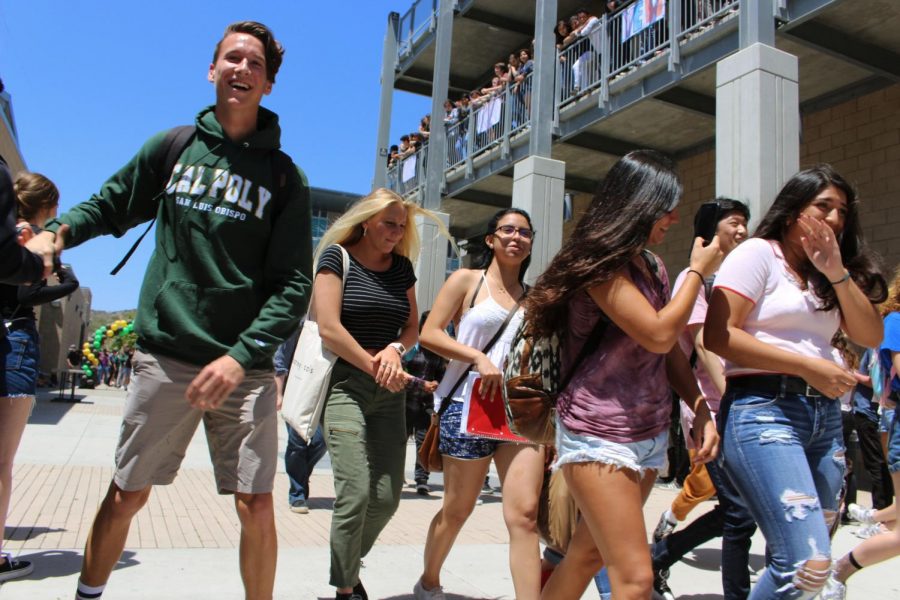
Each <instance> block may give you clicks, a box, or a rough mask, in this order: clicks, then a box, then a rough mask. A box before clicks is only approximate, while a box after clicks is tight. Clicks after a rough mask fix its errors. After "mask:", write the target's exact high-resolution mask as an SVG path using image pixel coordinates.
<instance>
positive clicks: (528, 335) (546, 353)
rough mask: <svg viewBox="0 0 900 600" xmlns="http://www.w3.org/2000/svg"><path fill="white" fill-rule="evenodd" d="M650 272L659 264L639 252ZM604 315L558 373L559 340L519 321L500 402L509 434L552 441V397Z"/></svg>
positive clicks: (603, 324)
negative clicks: (533, 330)
mask: <svg viewBox="0 0 900 600" xmlns="http://www.w3.org/2000/svg"><path fill="white" fill-rule="evenodd" d="M642 256H643V258H644V260H645V261H646V263H647V266H648V268H649V269H650V272H651V273H652V274H653V276H654V277H656V275H657V273H658V272H659V265H658V263H657V262H656V259H655V258H654V257H653V255H652V254H650V253H649V252H646V251H645V252H644V253H642ZM609 323H610V320H609V317H607V316H606V315H605V314H602V313H601V315H600V319H599V320H598V321H597V324H596V325H595V326H594V328H593V330H591V333H590V334H588V337H587V339H586V340H585V342H584V345H583V346H582V347H581V350H580V351H579V352H578V356H577V357H576V358H575V360H574V362H573V363H572V366H571V367H570V368H569V371H568V372H567V373H566V374H565V376H562V377H561V374H562V359H561V353H560V350H561V340H560V337H559V335H557V334H556V333H553V334H551V335H550V336H549V337H545V336H538V335H534V334H533V333H532V332H531V331H530V330H529V327H528V321H527V320H523V321H522V324H521V325H519V328H518V330H517V331H516V335H515V336H514V337H513V342H512V345H511V346H510V350H509V355H508V356H507V359H506V367H505V368H504V371H503V379H504V381H505V382H506V385H505V386H503V405H504V408H505V409H506V420H507V422H508V423H509V428H510V430H512V432H513V433H515V434H517V435H520V436H522V437H524V438H527V439H529V440H531V441H532V442H535V443H537V444H555V443H556V399H557V397H558V396H559V394H560V393H561V392H562V391H563V390H564V389H566V386H567V385H569V382H570V381H571V379H572V376H573V375H574V374H575V372H576V371H577V370H578V366H579V365H580V364H581V362H582V361H583V360H584V359H585V358H587V357H588V356H589V355H590V354H592V353H593V352H594V351H595V350H596V349H597V348H598V347H599V346H600V342H601V341H602V339H603V335H604V334H605V333H606V328H607V327H608V326H609Z"/></svg>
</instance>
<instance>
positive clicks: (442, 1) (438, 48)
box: [422, 0, 455, 210]
mask: <svg viewBox="0 0 900 600" xmlns="http://www.w3.org/2000/svg"><path fill="white" fill-rule="evenodd" d="M454 4H455V2H453V0H439V6H438V15H437V32H436V33H435V40H434V75H433V79H432V81H431V129H430V130H429V132H430V135H429V136H428V160H427V163H426V165H425V190H424V193H423V194H422V206H424V207H425V208H427V209H429V210H438V209H440V207H441V192H442V191H443V187H444V167H445V166H446V164H447V133H446V131H445V130H444V100H446V99H447V94H448V93H449V92H448V90H449V87H450V47H451V46H452V45H453V7H454Z"/></svg>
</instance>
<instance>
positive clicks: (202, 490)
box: [0, 389, 900, 600]
mask: <svg viewBox="0 0 900 600" xmlns="http://www.w3.org/2000/svg"><path fill="white" fill-rule="evenodd" d="M78 392H79V395H80V396H82V397H83V398H82V399H83V401H82V402H81V403H78V404H68V403H57V402H51V401H50V398H53V397H55V395H56V394H55V391H52V390H47V391H44V392H43V393H42V394H41V395H40V397H39V400H38V403H37V405H36V407H35V411H34V413H33V415H32V417H31V419H30V421H29V424H28V427H27V428H26V431H25V435H24V439H23V441H22V444H21V446H20V449H19V453H18V455H17V457H16V468H15V488H14V493H13V500H12V506H11V510H10V515H9V519H8V521H7V528H6V536H5V539H6V540H7V542H6V544H5V547H6V550H8V551H10V552H12V553H13V554H15V555H18V556H19V557H21V558H24V559H27V560H31V561H33V562H34V563H35V570H34V573H33V574H32V575H31V576H29V577H28V578H24V579H21V580H16V581H12V582H8V583H6V584H4V585H3V586H2V587H0V600H6V599H10V600H12V599H23V600H24V599H28V600H34V599H41V600H43V599H57V598H62V599H66V600H68V599H71V598H72V597H73V596H74V590H75V586H76V581H77V575H78V572H79V570H80V567H81V555H82V551H83V548H84V544H85V541H86V538H87V533H88V529H89V527H90V525H91V522H92V520H93V516H94V512H95V511H96V507H97V505H98V503H99V501H100V499H101V498H102V496H103V494H104V493H105V491H106V488H107V486H108V484H109V481H110V478H111V475H112V464H113V452H114V449H115V442H116V438H117V436H118V431H119V425H120V422H121V421H120V415H121V407H122V404H123V400H124V393H123V392H120V391H118V390H106V389H102V390H89V391H88V390H79V391H78ZM280 431H281V434H280V435H281V436H282V439H281V440H280V448H281V449H282V450H283V448H284V443H285V440H284V430H283V428H281V429H280ZM413 461H414V452H413V448H412V446H410V448H409V451H408V453H407V477H408V479H409V481H412V468H413ZM491 477H492V483H493V484H494V485H498V483H499V482H498V480H497V478H496V473H495V472H494V471H493V469H492V475H491ZM432 483H433V484H434V487H435V492H434V493H433V494H432V496H431V497H428V498H423V497H421V496H417V495H416V494H415V493H414V490H413V489H412V488H407V489H405V490H404V494H403V499H402V501H401V503H400V509H399V510H398V512H397V514H396V515H395V517H394V519H393V520H392V521H391V523H390V524H389V525H388V527H387V528H386V529H385V531H384V532H383V533H382V535H381V537H380V538H379V541H378V543H377V544H376V546H375V549H374V550H373V551H372V553H371V554H370V555H369V556H368V557H366V559H365V561H364V563H365V566H364V569H363V571H362V574H361V577H362V580H363V581H364V582H365V585H366V588H367V590H368V592H369V595H370V597H372V598H373V599H374V598H390V599H397V600H399V599H409V598H412V594H411V591H412V586H413V584H414V583H415V581H416V579H417V578H418V576H419V574H420V572H421V564H422V552H423V548H424V543H425V533H426V531H427V528H428V524H429V522H430V520H431V518H432V517H433V515H434V513H435V512H436V511H437V510H438V508H439V507H440V498H441V484H442V482H441V478H440V475H439V474H437V475H433V476H432ZM287 485H288V484H287V477H286V476H285V474H284V471H283V465H279V473H278V476H277V478H276V482H275V498H276V526H277V528H278V542H279V556H278V569H277V575H276V598H279V599H281V598H284V599H287V598H333V597H334V591H333V588H331V587H330V586H329V585H328V563H329V551H328V534H329V526H330V518H331V506H332V503H333V499H334V492H333V482H332V479H331V471H330V464H329V463H328V457H327V456H326V457H325V459H323V460H322V462H320V463H319V465H318V467H317V468H316V471H315V473H314V475H313V477H312V481H311V488H312V494H311V495H312V498H311V501H310V506H311V508H312V510H311V512H310V513H309V514H308V515H297V514H294V513H291V512H290V511H289V508H288V506H287V501H286V498H287ZM675 494H676V491H674V490H667V489H656V490H654V492H653V494H652V495H651V497H650V500H649V502H648V503H647V506H646V507H645V519H646V522H647V527H648V529H652V528H653V526H655V524H656V520H657V519H658V517H659V515H660V513H661V512H662V511H663V510H664V509H665V508H666V507H667V506H668V505H669V504H670V503H671V501H672V499H673V498H674V496H675ZM864 500H865V498H861V501H864ZM711 506H712V505H711V504H710V503H707V504H705V505H704V506H701V507H698V508H697V509H696V510H695V511H694V512H693V513H692V515H691V516H692V517H696V516H698V515H700V514H702V513H703V512H704V511H705V510H708V508H711ZM855 529H856V528H855V527H844V528H842V529H841V530H840V531H839V532H838V534H837V537H836V539H835V549H836V552H841V553H843V552H845V551H846V550H848V549H850V548H852V547H853V546H854V545H855V544H856V543H858V541H859V540H858V539H857V538H856V537H853V536H852V535H851V532H852V531H854V530H855ZM238 533H239V525H238V520H237V517H236V515H235V513H234V510H233V504H232V500H231V498H230V497H227V496H219V495H218V494H216V493H215V486H214V484H213V478H212V469H211V466H210V462H209V455H208V453H207V450H206V440H205V436H204V434H203V433H202V429H201V430H199V431H198V433H197V434H196V436H195V437H194V439H193V440H192V443H191V446H190V448H189V449H188V452H187V455H186V457H185V460H184V463H183V468H182V471H181V473H180V474H179V476H178V478H177V479H176V481H175V483H174V484H173V485H171V486H165V487H159V488H156V489H155V490H154V493H153V495H152V496H151V500H150V502H149V504H148V506H147V507H146V508H145V509H144V510H143V511H141V513H140V514H139V515H138V517H137V518H136V519H135V521H134V523H133V525H132V529H131V532H130V535H129V538H128V542H127V545H126V551H125V554H124V555H123V557H122V560H121V561H120V563H119V565H118V567H117V569H116V571H115V572H114V573H113V576H112V578H111V580H110V584H109V586H108V587H107V592H106V593H105V594H104V598H129V599H131V598H134V599H160V598H185V599H187V598H191V599H206V598H217V599H220V598H221V599H230V598H234V599H238V598H242V597H243V593H242V588H241V583H240V576H239V573H238V570H237V541H238ZM506 542H507V533H506V529H505V527H504V525H503V517H502V510H501V503H500V498H499V496H493V497H485V498H484V504H483V505H480V506H477V507H476V508H475V511H474V513H473V515H472V517H471V518H470V520H469V522H468V523H467V524H466V526H465V528H464V529H463V531H462V532H461V533H460V536H459V538H458V539H457V542H456V545H455V546H454V549H453V551H452V552H451V554H450V557H449V559H448V561H447V564H446V566H445V569H444V572H443V575H442V583H443V585H444V589H445V590H446V591H447V592H448V594H447V597H448V598H451V599H462V598H466V599H469V598H511V597H512V589H513V588H512V582H511V579H510V576H509V568H508V551H507V545H506ZM718 547H719V546H718V541H713V542H711V543H709V544H707V545H705V546H703V547H701V548H699V549H697V550H696V551H695V552H694V553H693V554H692V555H689V556H688V558H687V559H686V560H685V561H684V562H681V563H678V564H677V565H676V566H675V567H674V568H673V569H672V575H671V578H670V585H671V587H672V589H673V590H674V591H675V593H676V595H677V596H678V597H680V598H691V599H704V600H705V599H707V598H717V597H720V596H721V584H720V575H719V572H718ZM752 552H753V555H752V559H753V563H752V565H751V566H752V567H753V568H755V569H759V568H761V566H762V562H763V552H764V546H763V542H762V539H761V537H760V536H759V535H757V538H755V539H754V545H753V550H752ZM898 564H900V563H898V561H897V560H895V561H893V562H888V563H885V564H882V565H879V566H876V567H870V568H867V569H866V570H865V571H863V572H862V573H860V574H858V575H857V576H855V577H854V578H853V580H852V587H851V588H850V594H849V598H851V599H854V598H859V599H862V598H865V599H866V600H887V599H889V598H897V597H900V575H898V569H897V566H898ZM584 597H585V598H597V597H598V595H597V593H596V591H595V590H594V589H589V590H588V592H587V593H586V594H585V596H584Z"/></svg>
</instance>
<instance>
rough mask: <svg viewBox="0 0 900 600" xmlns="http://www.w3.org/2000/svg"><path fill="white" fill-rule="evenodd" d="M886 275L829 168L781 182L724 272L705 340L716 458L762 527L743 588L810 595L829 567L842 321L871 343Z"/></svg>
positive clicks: (877, 335)
mask: <svg viewBox="0 0 900 600" xmlns="http://www.w3.org/2000/svg"><path fill="white" fill-rule="evenodd" d="M886 297H887V284H886V283H885V280H884V277H883V276H882V275H881V273H880V272H879V271H878V269H877V268H876V267H875V265H874V263H873V260H872V257H871V255H870V253H869V251H868V250H867V249H866V247H865V244H864V242H863V238H862V230H861V227H860V221H859V202H858V201H857V198H856V193H855V191H854V190H853V188H852V187H851V186H850V184H849V183H847V181H846V180H845V179H844V178H842V177H841V176H840V175H839V174H838V173H837V172H835V171H834V169H832V168H831V167H830V166H829V165H819V166H816V167H813V168H810V169H805V170H803V171H800V172H799V173H797V174H796V175H794V176H793V177H792V178H791V179H790V180H789V181H788V182H787V183H786V184H785V185H784V187H783V188H782V189H781V191H780V192H779V193H778V196H777V197H776V198H775V202H774V203H773V204H772V207H771V208H770V209H769V211H768V212H767V213H766V215H765V216H764V217H763V219H762V222H761V223H760V224H759V226H758V227H757V228H756V233H755V235H754V237H753V238H752V239H750V240H747V241H746V242H744V243H743V244H741V245H740V246H738V247H737V249H735V250H734V252H732V253H731V254H729V255H728V258H727V259H725V262H724V263H723V264H722V268H721V269H720V270H719V273H718V275H717V276H716V281H715V284H714V287H713V293H712V297H711V299H710V303H709V311H708V313H707V316H706V323H705V325H704V328H703V331H704V344H705V346H706V347H707V348H708V349H709V350H711V351H712V352H714V353H716V354H718V355H719V356H721V357H722V358H724V359H725V377H726V386H725V394H724V395H723V396H722V402H721V405H720V412H719V416H718V418H719V422H720V424H721V432H722V464H723V466H724V470H725V472H726V473H727V475H728V477H729V478H730V479H731V481H732V483H734V485H735V487H736V488H737V490H738V491H739V492H740V494H741V496H742V497H743V499H744V501H745V502H746V505H747V508H748V509H749V510H750V514H751V515H753V518H754V520H756V522H757V523H758V525H759V528H760V530H762V533H763V536H764V537H765V539H766V546H767V548H768V550H769V560H768V561H767V567H766V570H765V571H764V572H763V574H762V575H761V576H760V578H759V581H758V582H757V583H756V586H755V587H754V588H753V589H752V590H751V592H750V598H752V599H754V600H762V599H763V598H765V599H766V600H768V599H774V598H791V599H795V598H813V597H815V596H816V595H818V594H819V592H820V591H821V590H822V589H823V587H824V585H825V583H826V580H827V579H828V575H829V573H830V571H831V540H830V535H829V534H830V532H831V531H833V528H834V527H836V526H837V519H838V514H839V513H838V509H839V507H840V503H841V496H842V491H841V486H842V483H843V478H844V469H845V467H846V459H845V457H844V453H845V448H844V442H843V436H842V431H841V428H842V425H841V408H840V401H839V398H840V397H841V396H842V395H843V394H845V393H846V392H847V391H848V390H849V389H851V388H852V387H853V386H854V385H855V384H856V378H855V377H854V376H853V374H852V373H851V372H850V371H849V370H848V369H846V368H845V367H844V366H843V365H839V364H837V363H836V362H835V358H834V355H833V353H832V346H831V340H832V338H833V337H834V334H835V332H836V331H837V330H838V329H841V330H843V332H844V333H845V334H846V335H847V337H848V338H849V339H850V340H851V341H852V342H854V343H856V344H858V345H861V346H868V347H872V346H877V345H878V344H879V343H880V341H881V337H882V332H883V328H882V322H881V318H880V316H879V314H878V311H877V310H876V308H875V306H874V304H877V303H879V302H881V301H883V300H884V299H885V298H886Z"/></svg>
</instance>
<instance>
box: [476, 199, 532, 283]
mask: <svg viewBox="0 0 900 600" xmlns="http://www.w3.org/2000/svg"><path fill="white" fill-rule="evenodd" d="M506 215H522V216H523V217H525V220H526V221H528V228H529V229H531V231H534V225H532V224H531V216H530V215H529V214H528V213H527V212H525V211H524V210H522V209H521V208H515V207H513V208H503V209H500V210H498V211H497V212H496V213H494V216H493V217H491V220H490V221H488V222H487V230H486V231H485V232H484V235H482V236H481V237H479V238H478V244H477V245H476V246H475V248H474V250H472V268H473V269H487V268H488V267H489V266H490V264H491V262H492V261H493V260H494V251H493V250H492V249H491V247H490V246H488V245H487V242H486V241H485V238H486V237H487V236H489V235H494V232H495V231H497V223H499V222H500V219H502V218H503V217H505V216H506ZM532 241H534V238H532ZM530 264H531V254H530V253H529V254H528V256H526V257H525V260H523V261H522V264H521V266H520V267H519V283H522V282H523V281H524V280H525V271H527V270H528V265H530Z"/></svg>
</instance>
